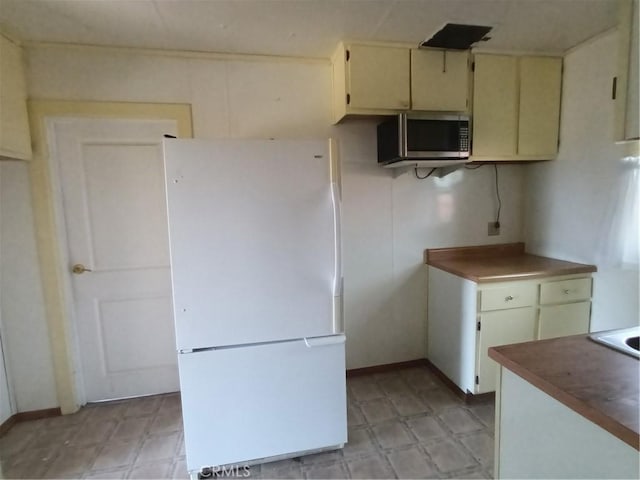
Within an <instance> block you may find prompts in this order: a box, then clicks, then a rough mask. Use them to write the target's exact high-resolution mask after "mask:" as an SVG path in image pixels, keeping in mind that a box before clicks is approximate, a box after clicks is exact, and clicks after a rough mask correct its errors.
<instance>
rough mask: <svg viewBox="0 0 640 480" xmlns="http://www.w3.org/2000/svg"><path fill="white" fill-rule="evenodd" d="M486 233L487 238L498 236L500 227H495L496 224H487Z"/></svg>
mask: <svg viewBox="0 0 640 480" xmlns="http://www.w3.org/2000/svg"><path fill="white" fill-rule="evenodd" d="M487 233H488V234H489V236H492V235H500V227H496V222H489V225H488V227H487Z"/></svg>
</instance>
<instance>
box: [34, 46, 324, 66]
mask: <svg viewBox="0 0 640 480" xmlns="http://www.w3.org/2000/svg"><path fill="white" fill-rule="evenodd" d="M23 46H24V47H25V48H39V49H46V48H50V49H58V50H77V51H78V50H79V51H86V52H101V53H117V54H122V55H147V56H158V57H173V58H192V59H200V60H227V61H229V60H236V61H244V62H283V63H290V62H295V63H312V64H321V65H329V64H330V60H329V58H318V57H296V56H285V55H261V54H253V53H224V52H200V51H193V50H162V49H155V48H134V47H107V46H102V45H85V44H75V43H74V44H72V43H57V42H25V43H24V44H23Z"/></svg>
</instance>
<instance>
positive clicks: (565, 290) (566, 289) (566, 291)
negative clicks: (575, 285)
mask: <svg viewBox="0 0 640 480" xmlns="http://www.w3.org/2000/svg"><path fill="white" fill-rule="evenodd" d="M569 292H571V290H569V289H568V288H565V289H564V290H562V293H564V294H565V295H569Z"/></svg>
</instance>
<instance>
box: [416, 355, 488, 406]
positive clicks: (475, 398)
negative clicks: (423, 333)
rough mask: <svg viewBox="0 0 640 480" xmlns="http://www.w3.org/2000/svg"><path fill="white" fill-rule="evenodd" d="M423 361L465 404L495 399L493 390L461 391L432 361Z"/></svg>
mask: <svg viewBox="0 0 640 480" xmlns="http://www.w3.org/2000/svg"><path fill="white" fill-rule="evenodd" d="M423 362H424V363H423V365H426V366H427V368H428V369H429V370H431V371H432V372H433V374H434V375H435V376H436V377H438V379H439V380H440V381H441V382H442V383H444V384H445V385H446V386H447V387H448V388H449V390H451V391H452V392H453V394H454V395H455V396H456V397H458V398H460V399H461V400H463V401H464V403H467V404H475V403H485V402H488V401H491V400H493V399H495V397H496V393H495V392H488V393H479V394H473V393H469V392H463V391H462V390H461V389H460V387H458V385H456V384H455V383H453V382H452V381H451V379H450V378H449V377H447V376H446V375H445V374H444V373H442V370H440V369H439V368H438V367H436V366H435V365H434V364H433V363H431V362H430V361H429V359H428V358H425V359H424V360H423Z"/></svg>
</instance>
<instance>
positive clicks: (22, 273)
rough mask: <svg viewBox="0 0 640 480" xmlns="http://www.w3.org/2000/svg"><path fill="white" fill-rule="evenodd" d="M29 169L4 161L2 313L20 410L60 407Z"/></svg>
mask: <svg viewBox="0 0 640 480" xmlns="http://www.w3.org/2000/svg"><path fill="white" fill-rule="evenodd" d="M27 169H28V166H27V164H26V162H21V161H0V316H1V317H2V324H3V327H4V328H3V333H4V336H3V340H4V343H3V347H4V353H5V359H6V362H7V367H8V370H9V374H10V380H11V383H12V387H13V388H12V390H13V394H14V398H15V402H16V409H17V411H20V412H24V411H29V410H39V409H44V408H52V407H57V406H58V400H57V397H56V389H55V383H54V379H53V366H52V359H51V349H50V346H49V333H48V330H47V324H46V319H45V312H44V308H43V296H42V286H41V281H40V272H39V268H38V254H37V251H36V244H35V233H34V225H33V214H32V210H31V197H30V195H31V192H30V190H29V177H28V171H27Z"/></svg>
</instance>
